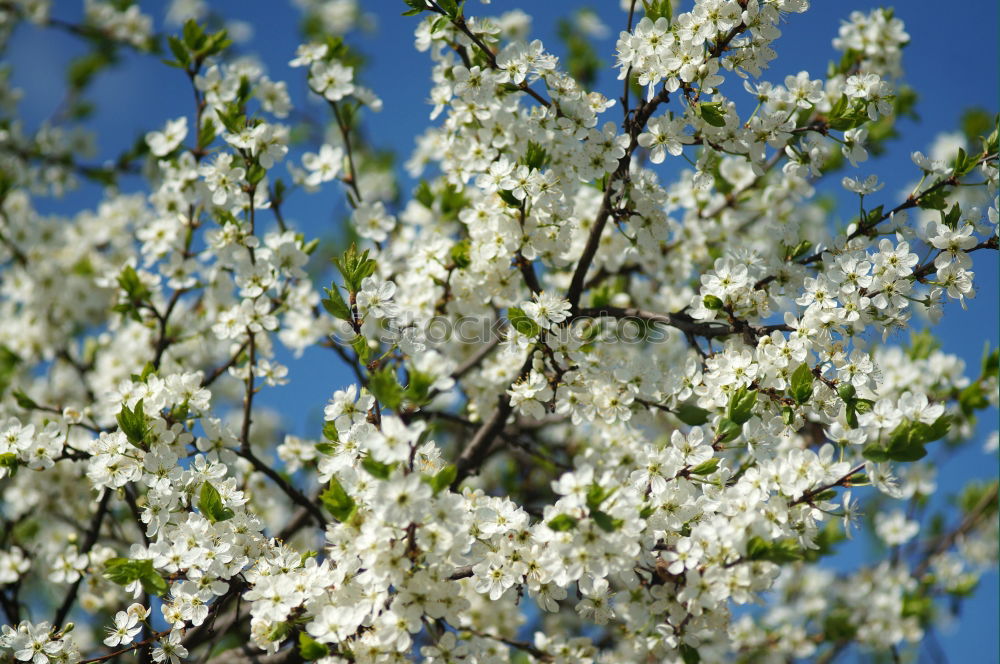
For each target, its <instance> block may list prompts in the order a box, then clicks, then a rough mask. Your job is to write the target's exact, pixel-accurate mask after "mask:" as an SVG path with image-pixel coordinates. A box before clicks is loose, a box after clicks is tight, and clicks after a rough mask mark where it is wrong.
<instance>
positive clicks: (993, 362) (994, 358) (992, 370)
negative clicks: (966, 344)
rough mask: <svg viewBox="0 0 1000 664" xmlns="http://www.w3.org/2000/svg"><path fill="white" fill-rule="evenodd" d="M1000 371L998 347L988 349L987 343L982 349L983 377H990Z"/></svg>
mask: <svg viewBox="0 0 1000 664" xmlns="http://www.w3.org/2000/svg"><path fill="white" fill-rule="evenodd" d="M998 373H1000V347H997V348H994V349H993V351H992V352H991V351H990V347H989V344H987V346H986V349H985V350H984V351H983V377H984V378H991V377H993V376H996V375H997V374H998Z"/></svg>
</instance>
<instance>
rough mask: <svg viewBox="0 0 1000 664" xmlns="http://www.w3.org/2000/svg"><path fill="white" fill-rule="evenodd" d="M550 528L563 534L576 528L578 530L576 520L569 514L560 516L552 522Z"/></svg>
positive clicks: (549, 524)
mask: <svg viewBox="0 0 1000 664" xmlns="http://www.w3.org/2000/svg"><path fill="white" fill-rule="evenodd" d="M548 526H549V528H551V529H552V530H555V531H556V532H560V533H562V532H566V531H567V530H573V529H574V528H576V519H574V518H573V517H571V516H570V515H569V514H560V515H559V516H557V517H555V518H553V519H552V520H550V521H549V523H548Z"/></svg>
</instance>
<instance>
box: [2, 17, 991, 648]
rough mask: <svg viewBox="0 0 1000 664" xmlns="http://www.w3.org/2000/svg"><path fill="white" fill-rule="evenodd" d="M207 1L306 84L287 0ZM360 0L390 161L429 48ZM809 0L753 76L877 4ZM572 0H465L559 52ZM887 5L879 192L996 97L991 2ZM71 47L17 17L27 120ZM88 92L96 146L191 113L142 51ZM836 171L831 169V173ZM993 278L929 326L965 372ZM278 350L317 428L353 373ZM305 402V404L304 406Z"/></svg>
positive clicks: (945, 483) (79, 197) (613, 23)
mask: <svg viewBox="0 0 1000 664" xmlns="http://www.w3.org/2000/svg"><path fill="white" fill-rule="evenodd" d="M53 4H54V10H53V14H54V15H55V16H58V17H59V18H64V19H69V20H75V19H78V18H79V16H80V13H81V9H80V6H81V5H82V3H77V2H71V1H70V0H56V2H54V3H53ZM141 4H142V6H143V8H144V9H145V11H147V12H151V13H152V14H153V16H154V20H155V21H156V29H157V31H160V30H162V29H163V21H162V20H163V17H162V15H161V14H159V13H158V12H159V11H162V9H161V8H162V7H164V6H165V5H166V3H165V2H163V3H161V2H158V1H157V2H149V1H146V2H142V3H141ZM210 4H211V6H212V9H213V10H215V11H217V12H218V13H220V14H222V15H224V16H227V17H234V18H239V19H241V20H244V21H247V22H248V23H249V24H250V25H251V26H252V27H253V30H254V34H253V37H252V39H251V40H250V41H249V42H248V43H247V44H245V45H243V47H242V48H245V50H247V51H250V52H254V53H257V54H258V55H259V57H260V58H261V60H262V61H263V63H264V64H265V65H266V67H267V70H268V74H269V75H270V76H271V77H272V78H274V79H284V80H287V81H288V83H289V88H290V91H291V92H292V97H293V101H295V102H300V101H301V100H302V99H303V98H304V92H305V86H304V83H303V80H302V71H301V70H292V69H290V68H289V67H288V66H287V63H288V61H289V60H290V59H291V58H292V57H293V53H294V50H295V47H296V44H297V43H298V41H297V28H298V22H299V14H298V11H297V10H294V9H286V5H285V4H284V3H282V2H271V1H263V0H257V1H247V0H244V1H242V2H239V1H236V0H226V1H213V2H211V3H210ZM361 4H362V5H363V6H365V7H367V8H368V12H370V13H371V14H372V15H374V16H375V17H376V19H377V20H376V24H377V26H376V29H375V31H374V32H373V33H371V34H369V35H367V36H364V37H363V38H358V37H355V38H353V39H352V41H353V43H354V44H356V45H358V46H359V47H360V49H361V50H362V51H363V52H364V53H365V54H366V55H367V56H369V58H370V66H369V68H368V69H367V70H366V71H365V73H364V79H365V82H366V83H367V84H368V85H370V87H372V88H374V89H375V91H376V92H377V93H378V94H379V95H380V96H381V97H382V98H383V100H384V102H385V110H383V112H382V113H381V114H380V115H375V116H373V117H372V118H371V120H370V123H369V125H368V129H369V133H370V136H371V138H372V139H373V141H374V142H375V143H376V144H377V145H378V146H380V147H385V148H391V149H393V150H395V151H396V152H397V155H398V157H399V161H405V159H406V157H407V156H408V154H409V152H410V150H411V149H412V147H413V144H414V143H413V139H414V136H415V135H416V134H417V133H419V132H420V131H421V130H422V129H423V128H424V127H425V126H427V123H428V120H427V116H428V113H429V110H430V107H429V106H427V105H426V102H425V100H426V99H427V97H428V91H429V76H428V73H429V66H428V59H427V58H426V55H425V54H419V53H416V52H415V50H414V49H413V47H412V44H413V36H412V33H413V28H414V25H415V19H412V18H404V17H402V16H400V13H401V11H402V10H403V9H404V6H403V3H402V2H401V1H399V0H377V1H375V2H362V3H361ZM585 4H586V3H585ZM589 4H590V6H592V7H593V8H595V9H597V10H598V12H599V14H600V15H601V17H602V18H603V19H604V21H605V23H606V24H607V25H608V26H609V27H610V28H611V32H610V34H611V36H610V37H609V38H607V39H605V40H603V41H600V42H598V44H597V46H598V50H599V52H600V54H601V55H602V57H604V59H605V61H606V62H608V63H609V64H610V63H611V62H612V60H613V58H612V53H613V48H614V41H615V36H616V35H617V34H618V31H619V30H621V29H623V27H624V24H625V15H624V13H623V12H621V11H620V10H619V9H618V2H617V0H593V1H592V2H590V3H589ZM813 4H814V8H813V9H811V10H810V11H809V12H808V13H806V14H804V15H792V16H790V17H788V20H787V21H786V23H785V24H784V25H783V26H782V30H783V33H784V34H783V35H782V37H781V38H780V39H779V40H778V41H777V42H776V44H775V48H776V50H777V52H778V59H777V60H776V61H775V62H773V63H772V69H771V70H769V71H767V72H765V78H767V79H769V80H774V81H781V80H782V79H783V78H784V76H785V75H787V74H794V73H797V72H798V71H800V70H807V71H809V72H810V73H812V74H813V75H814V77H819V76H821V75H822V74H823V73H825V69H826V64H827V62H828V61H829V60H830V59H833V58H835V57H836V55H835V52H834V51H833V49H832V46H831V44H830V42H831V40H832V39H833V37H834V36H836V33H837V27H838V25H839V22H840V20H841V19H843V18H846V16H847V15H848V14H849V12H850V10H852V9H861V10H868V9H870V8H873V7H876V6H878V4H877V3H872V2H870V1H868V0H863V1H862V0H849V1H847V2H830V1H823V0H817V1H816V2H814V3H813ZM289 5H290V3H289ZM578 6H580V3H578V2H573V1H570V0H546V1H543V2H538V1H537V0H536V1H534V2H524V1H522V0H494V1H493V3H492V5H489V6H485V5H480V4H479V3H478V2H475V1H474V0H470V1H469V10H468V11H469V13H473V14H475V13H485V12H490V13H499V12H502V11H507V10H509V9H513V8H521V9H523V10H524V11H526V12H528V13H529V14H532V15H533V16H534V23H533V31H532V32H533V35H532V36H533V37H538V38H541V39H542V40H543V41H544V42H545V43H546V45H547V46H548V47H549V48H550V49H552V50H554V51H555V52H556V53H561V45H560V44H559V42H558V40H557V39H556V37H555V30H554V27H555V22H556V20H557V19H558V18H559V17H561V16H564V15H566V14H567V13H568V12H569V11H571V10H572V9H575V8H577V7H578ZM896 7H897V15H898V16H899V17H900V18H902V19H903V20H904V21H905V23H906V28H907V31H908V32H909V34H910V36H911V38H912V42H911V44H910V46H908V47H907V48H906V49H905V51H904V59H903V66H904V69H905V72H906V76H905V78H906V81H907V82H908V83H909V84H911V85H912V86H913V87H914V88H915V89H916V90H917V92H918V93H919V95H920V101H919V103H918V105H917V112H918V114H919V115H920V121H919V122H918V123H914V122H911V121H909V120H904V121H903V122H902V123H901V126H900V129H901V131H902V134H903V136H902V137H901V138H900V139H897V140H896V141H894V142H893V143H891V144H890V146H889V153H888V154H887V155H885V156H883V157H882V158H879V159H873V160H870V161H869V162H868V163H866V164H863V165H862V168H861V169H859V171H858V173H859V174H863V175H867V174H869V173H872V172H875V173H878V174H879V176H880V178H881V179H882V180H883V181H885V182H886V183H887V186H886V188H885V190H884V191H883V192H882V195H884V196H886V197H887V199H888V200H890V201H891V200H893V199H892V198H889V197H891V196H893V195H894V193H895V192H898V191H900V190H901V189H902V187H904V186H905V185H906V183H908V182H911V181H912V178H913V174H914V169H913V168H912V165H911V162H910V159H909V154H910V153H911V152H912V151H914V150H922V151H926V150H927V148H928V147H929V144H930V143H931V141H932V140H933V138H934V136H935V135H936V133H937V132H939V131H943V130H948V131H953V130H955V129H957V127H958V121H959V118H960V116H961V113H962V111H963V110H964V109H966V108H968V107H970V106H981V107H984V108H986V109H988V110H990V111H991V112H995V111H996V110H997V106H998V92H997V82H998V71H997V57H996V56H997V45H996V34H997V33H996V27H997V24H998V20H997V3H995V2H986V1H983V0H953V1H951V2H948V3H941V2H930V1H929V0H909V1H908V2H898V3H896ZM82 52H83V47H82V45H81V44H80V43H79V42H78V41H76V40H75V39H74V38H71V37H67V36H66V35H64V34H62V33H55V32H51V31H45V32H40V31H38V30H35V29H30V28H29V29H23V30H20V31H18V32H17V33H16V34H15V36H14V38H13V42H12V44H11V48H10V51H9V55H10V63H11V64H13V65H14V73H13V77H12V78H13V81H14V84H15V85H17V86H18V87H20V88H22V89H23V90H24V92H25V98H24V100H23V101H22V104H21V107H20V111H21V116H22V117H23V118H25V119H26V121H27V123H28V125H29V127H33V126H36V125H37V123H38V122H40V121H41V120H42V119H44V118H46V117H48V116H49V115H50V114H51V113H52V111H53V109H54V108H55V107H56V106H57V104H58V103H59V101H60V99H61V95H62V85H61V82H62V81H63V80H64V70H65V66H66V63H67V62H68V61H69V59H70V58H71V57H73V56H74V55H78V54H81V53H82ZM727 78H728V79H729V80H727V85H730V86H734V85H738V82H737V81H736V80H735V76H732V75H730V76H728V77H727ZM619 86H620V84H619V83H618V82H617V81H615V80H614V73H612V72H611V70H610V69H609V70H608V74H607V75H606V76H605V77H604V78H603V79H602V81H601V83H600V85H599V88H600V89H601V90H602V91H603V92H605V93H606V94H608V95H609V96H612V97H617V96H618V94H619V90H620V87H619ZM90 98H91V99H92V100H95V101H97V103H98V113H97V115H96V117H95V118H94V120H93V121H91V122H90V123H89V126H90V127H91V128H93V129H94V130H96V131H97V132H98V135H99V149H100V155H99V158H100V159H104V158H110V157H113V156H115V155H117V154H118V153H119V152H120V151H122V150H123V149H125V148H126V147H128V146H129V145H130V144H131V143H132V142H133V141H134V139H135V137H136V136H138V135H141V134H142V133H144V132H145V131H147V130H149V129H150V128H159V127H160V126H161V125H162V124H163V122H164V121H165V120H166V119H168V118H174V117H177V116H179V115H190V112H191V95H190V89H189V88H188V83H187V81H186V79H185V77H184V75H183V74H182V73H181V72H179V71H178V70H175V69H170V68H167V67H165V66H163V65H162V64H160V63H159V61H158V59H156V58H155V57H149V56H138V57H133V58H129V59H128V60H127V61H126V62H123V63H122V64H120V65H119V66H117V67H115V68H114V69H113V70H111V71H108V72H106V73H104V74H102V75H101V76H100V77H99V78H98V79H97V81H96V83H95V85H94V87H93V88H92V91H91V94H90ZM307 108H308V109H310V111H311V112H312V113H313V114H316V115H318V116H321V114H322V113H323V112H324V111H323V109H322V108H320V107H316V106H309V107H307ZM613 113H614V114H613V115H612V116H611V117H612V118H613V119H616V120H617V118H618V117H619V115H618V112H617V111H615V112H613ZM836 180H838V181H839V176H838V177H837V178H836ZM833 184H834V185H835V186H834V187H833V188H832V189H831V191H835V192H836V191H839V185H837V184H836V182H834V183H833ZM411 186H412V182H411V181H409V180H406V179H405V176H404V179H403V188H404V191H407V190H408V189H409V188H410V187H411ZM98 197H99V192H97V191H96V190H94V189H93V188H87V189H84V190H83V191H81V192H79V193H78V194H75V195H73V196H71V197H69V198H68V199H67V200H66V201H65V202H63V203H60V204H57V205H54V206H47V207H44V208H43V209H47V210H51V211H60V212H70V211H73V210H76V209H80V207H81V206H82V205H93V203H94V202H95V201H96V200H97V198H98ZM340 200H341V193H340V192H339V191H338V190H337V187H333V186H331V187H329V188H328V190H327V191H325V192H323V193H321V194H319V195H316V196H311V197H304V196H299V197H297V198H293V199H292V200H290V201H289V203H288V204H287V206H286V212H287V214H288V216H289V218H290V219H291V220H292V222H293V223H294V224H296V225H297V226H298V228H300V229H303V230H305V231H306V232H307V234H323V233H330V232H333V230H334V228H335V225H336V223H337V219H338V218H339V212H338V211H339V210H340V209H341V208H340ZM847 214H849V213H848V212H845V215H847ZM997 279H998V276H997V260H996V254H995V253H994V254H992V255H988V256H987V255H985V254H984V253H980V254H978V255H977V256H976V287H977V290H978V296H977V298H976V300H975V301H974V302H973V303H972V306H971V307H970V310H969V311H967V312H965V311H962V310H961V309H960V308H959V307H958V306H955V305H952V306H949V307H948V308H947V310H946V315H945V317H944V321H943V322H942V323H941V324H940V325H939V326H938V327H937V328H936V330H937V332H938V333H939V335H940V336H941V338H942V339H943V340H944V346H945V350H946V351H948V352H952V353H957V354H958V355H960V356H961V357H963V358H964V359H965V360H966V362H967V364H968V365H969V367H970V371H975V368H976V367H978V362H979V358H980V354H981V352H982V349H983V343H984V340H989V342H990V343H991V345H996V344H997V330H998V324H997V323H998V309H997V302H998V293H997ZM903 340H905V339H900V341H903ZM282 359H284V360H287V362H288V364H289V365H290V368H291V377H292V382H291V383H290V384H289V385H288V386H287V387H285V388H282V389H270V390H265V391H264V392H263V393H262V395H261V400H260V401H261V402H263V403H264V404H266V405H268V406H270V407H273V408H275V409H278V410H280V411H281V412H282V413H283V414H284V415H285V417H286V418H287V422H286V425H287V427H288V429H289V430H290V431H292V432H296V433H315V432H316V431H317V430H318V423H319V420H320V419H321V408H322V405H323V402H324V401H325V400H326V398H328V397H329V395H330V394H331V393H332V392H333V390H334V389H337V388H340V387H342V386H343V385H345V384H346V383H348V382H350V381H351V377H350V375H349V373H348V372H347V371H346V370H344V368H343V367H342V366H341V365H340V364H339V363H338V361H337V360H336V358H335V357H334V356H333V355H332V354H329V353H322V352H320V351H315V352H311V353H307V354H306V356H305V358H304V359H303V360H301V361H294V360H292V359H291V358H287V357H286V358H282ZM303 403H306V404H310V405H307V406H305V407H303V405H302V404H303ZM996 417H997V415H996V413H995V412H990V413H987V414H985V415H984V417H983V419H984V420H987V422H986V423H985V424H982V425H981V426H980V435H981V436H982V435H985V433H986V432H988V431H989V430H991V429H992V428H994V427H995V426H996ZM989 420H992V421H989ZM980 447H981V445H980V443H977V444H976V445H975V446H974V448H973V449H970V450H969V451H968V452H966V453H964V454H962V455H961V456H959V457H958V458H956V459H954V460H953V461H951V462H950V463H949V465H948V466H946V467H944V468H941V469H940V470H939V488H940V489H941V490H942V491H949V490H954V489H955V488H956V487H957V486H959V483H960V482H961V481H962V479H963V478H967V477H970V476H975V477H983V478H988V477H995V476H996V474H997V466H996V463H997V461H996V457H995V456H989V455H985V454H983V453H982V452H981V451H980ZM844 558H845V560H841V561H838V562H852V561H851V559H850V554H847V555H845V556H844ZM997 596H998V586H997V576H996V574H991V575H988V576H987V577H985V578H984V582H983V585H982V587H981V589H980V591H979V593H978V595H977V597H976V598H975V599H974V600H972V601H969V602H968V603H966V605H965V606H964V610H963V614H962V619H961V622H960V624H959V626H958V628H957V629H956V630H955V631H953V632H950V633H946V634H942V635H939V639H940V641H941V643H942V645H943V647H944V650H945V651H946V652H947V653H948V654H949V656H950V658H951V661H953V662H964V661H969V662H996V661H998V660H997V651H998V634H997V629H996V626H997V620H998V612H997Z"/></svg>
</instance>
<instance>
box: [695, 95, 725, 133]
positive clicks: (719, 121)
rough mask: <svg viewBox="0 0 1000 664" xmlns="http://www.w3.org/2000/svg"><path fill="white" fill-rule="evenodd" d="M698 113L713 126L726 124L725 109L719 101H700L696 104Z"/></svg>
mask: <svg viewBox="0 0 1000 664" xmlns="http://www.w3.org/2000/svg"><path fill="white" fill-rule="evenodd" d="M698 115H700V116H701V119H702V120H704V121H705V122H707V123H708V124H710V125H712V126H713V127H725V126H726V110H725V108H723V106H722V102H721V101H713V102H702V103H700V104H698Z"/></svg>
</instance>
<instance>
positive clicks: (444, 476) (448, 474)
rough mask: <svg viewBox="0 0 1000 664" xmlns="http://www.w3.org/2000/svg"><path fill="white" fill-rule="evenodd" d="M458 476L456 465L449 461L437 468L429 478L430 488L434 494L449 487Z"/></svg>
mask: <svg viewBox="0 0 1000 664" xmlns="http://www.w3.org/2000/svg"><path fill="white" fill-rule="evenodd" d="M456 477H458V467H457V466H456V465H455V464H453V463H449V464H448V465H447V466H445V467H444V468H442V469H441V470H439V471H438V472H437V473H436V474H435V475H434V477H432V478H431V482H430V484H431V489H433V490H434V494H435V495H437V494H439V493H441V492H442V491H444V490H445V489H447V488H448V487H450V486H451V485H452V483H453V482H454V481H455V478H456Z"/></svg>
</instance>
